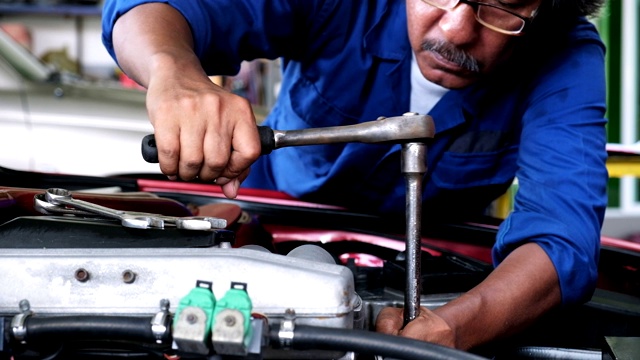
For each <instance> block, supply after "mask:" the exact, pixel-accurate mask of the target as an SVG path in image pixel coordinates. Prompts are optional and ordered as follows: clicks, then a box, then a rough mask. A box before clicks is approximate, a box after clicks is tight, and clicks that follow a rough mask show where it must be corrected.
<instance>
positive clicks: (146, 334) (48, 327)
mask: <svg viewBox="0 0 640 360" xmlns="http://www.w3.org/2000/svg"><path fill="white" fill-rule="evenodd" d="M151 319H152V318H151V317H132V316H93V315H73V316H53V317H36V316H32V317H29V318H27V319H26V321H25V329H26V336H25V339H24V340H25V341H26V342H38V341H50V340H51V339H73V340H100V339H108V340H129V341H140V342H147V343H149V342H151V343H155V342H156V340H157V339H156V337H155V335H154V334H153V332H152V331H151ZM169 339H170V333H169V331H166V332H165V333H164V334H163V335H162V337H161V340H162V342H163V343H165V341H167V340H169Z"/></svg>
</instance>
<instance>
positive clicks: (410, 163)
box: [142, 112, 435, 324]
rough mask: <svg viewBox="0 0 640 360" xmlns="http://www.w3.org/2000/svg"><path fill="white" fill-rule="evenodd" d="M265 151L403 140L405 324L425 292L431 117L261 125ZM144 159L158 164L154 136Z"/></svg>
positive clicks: (144, 145)
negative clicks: (338, 123) (423, 222)
mask: <svg viewBox="0 0 640 360" xmlns="http://www.w3.org/2000/svg"><path fill="white" fill-rule="evenodd" d="M258 134H259V136H260V145H261V155H267V154H270V153H271V151H273V150H275V149H279V148H282V147H286V146H301V145H320V144H335V143H347V142H361V143H394V144H402V163H401V172H402V173H403V175H404V176H405V178H406V190H407V194H406V232H407V234H406V236H407V238H406V250H405V252H406V269H405V272H406V283H407V286H406V289H405V306H404V322H405V324H406V323H408V322H410V321H411V320H413V319H415V318H416V317H417V316H418V314H419V313H420V295H421V293H422V290H421V287H422V285H421V280H420V278H421V274H422V270H421V264H420V254H421V251H422V249H421V232H422V227H421V217H422V179H423V176H424V174H425V173H426V171H427V166H426V163H425V159H426V155H427V146H426V142H427V141H428V140H429V139H431V138H433V137H434V135H435V125H434V122H433V119H432V118H431V117H430V116H429V115H420V114H417V113H412V112H408V113H405V114H403V115H402V116H395V117H389V118H386V117H380V118H378V119H376V120H374V121H368V122H363V123H359V124H355V125H343V126H330V127H321V128H310V129H302V130H288V131H282V130H273V129H271V128H269V127H266V126H258ZM142 157H143V158H144V159H145V160H146V161H147V162H150V163H157V162H158V149H157V148H156V143H155V137H154V135H153V134H151V135H147V136H145V137H144V138H143V139H142Z"/></svg>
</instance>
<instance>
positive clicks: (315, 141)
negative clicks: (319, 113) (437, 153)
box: [142, 113, 435, 163]
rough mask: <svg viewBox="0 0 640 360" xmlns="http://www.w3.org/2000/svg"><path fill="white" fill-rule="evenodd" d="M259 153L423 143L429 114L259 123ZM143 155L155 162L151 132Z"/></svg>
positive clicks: (429, 125) (430, 132)
mask: <svg viewBox="0 0 640 360" xmlns="http://www.w3.org/2000/svg"><path fill="white" fill-rule="evenodd" d="M258 134H259V136H260V145H261V147H262V148H261V153H260V154H261V155H267V154H270V153H271V151H273V150H275V149H280V148H283V147H287V146H302V145H321V144H337V143H348V142H361V143H368V144H374V143H409V142H422V141H425V140H426V139H429V138H432V137H433V136H434V134H435V127H434V124H433V120H432V119H431V117H430V116H429V115H419V114H416V113H406V114H404V115H402V116H394V117H388V118H387V117H380V118H378V119H376V120H374V121H367V122H363V123H359V124H355V125H343V126H327V127H321V128H311V129H302V130H286V131H285V130H274V129H271V128H270V127H268V126H258ZM142 157H143V158H144V160H145V161H146V162H149V163H157V162H158V148H157V147H156V140H155V136H154V135H153V134H149V135H147V136H145V137H144V138H143V139H142Z"/></svg>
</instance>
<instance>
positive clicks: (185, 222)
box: [34, 188, 227, 230]
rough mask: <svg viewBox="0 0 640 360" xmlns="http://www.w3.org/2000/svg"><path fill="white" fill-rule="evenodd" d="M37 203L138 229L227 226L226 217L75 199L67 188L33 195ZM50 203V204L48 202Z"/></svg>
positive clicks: (39, 206) (48, 208)
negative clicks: (141, 209)
mask: <svg viewBox="0 0 640 360" xmlns="http://www.w3.org/2000/svg"><path fill="white" fill-rule="evenodd" d="M34 203H35V207H36V209H37V210H38V211H40V212H43V213H49V214H53V213H59V214H74V215H94V216H102V217H106V218H111V219H116V220H120V223H121V224H122V226H125V227H130V228H136V229H149V228H156V229H163V228H164V226H165V223H168V224H173V225H175V226H176V227H177V228H179V229H185V230H213V229H224V228H225V227H227V221H226V220H225V219H219V218H214V217H204V216H185V217H176V216H165V215H160V214H151V213H144V212H132V211H122V210H116V209H112V208H109V207H106V206H102V205H98V204H95V203H91V202H88V201H84V200H78V199H74V198H73V197H72V196H71V192H70V191H68V190H66V189H60V188H51V189H48V190H47V191H46V192H45V193H44V201H43V200H42V197H41V196H36V197H35V198H34ZM47 203H48V204H49V205H47Z"/></svg>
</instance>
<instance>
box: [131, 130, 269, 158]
mask: <svg viewBox="0 0 640 360" xmlns="http://www.w3.org/2000/svg"><path fill="white" fill-rule="evenodd" d="M258 135H259V136H260V146H261V151H260V155H267V154H270V153H271V152H272V151H273V150H274V149H275V148H276V139H275V136H274V133H273V129H271V128H270V127H268V126H258ZM142 158H143V159H144V160H145V161H146V162H148V163H153V164H156V163H158V162H159V161H158V148H157V147H156V137H155V135H153V134H149V135H146V136H145V137H144V138H142Z"/></svg>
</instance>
